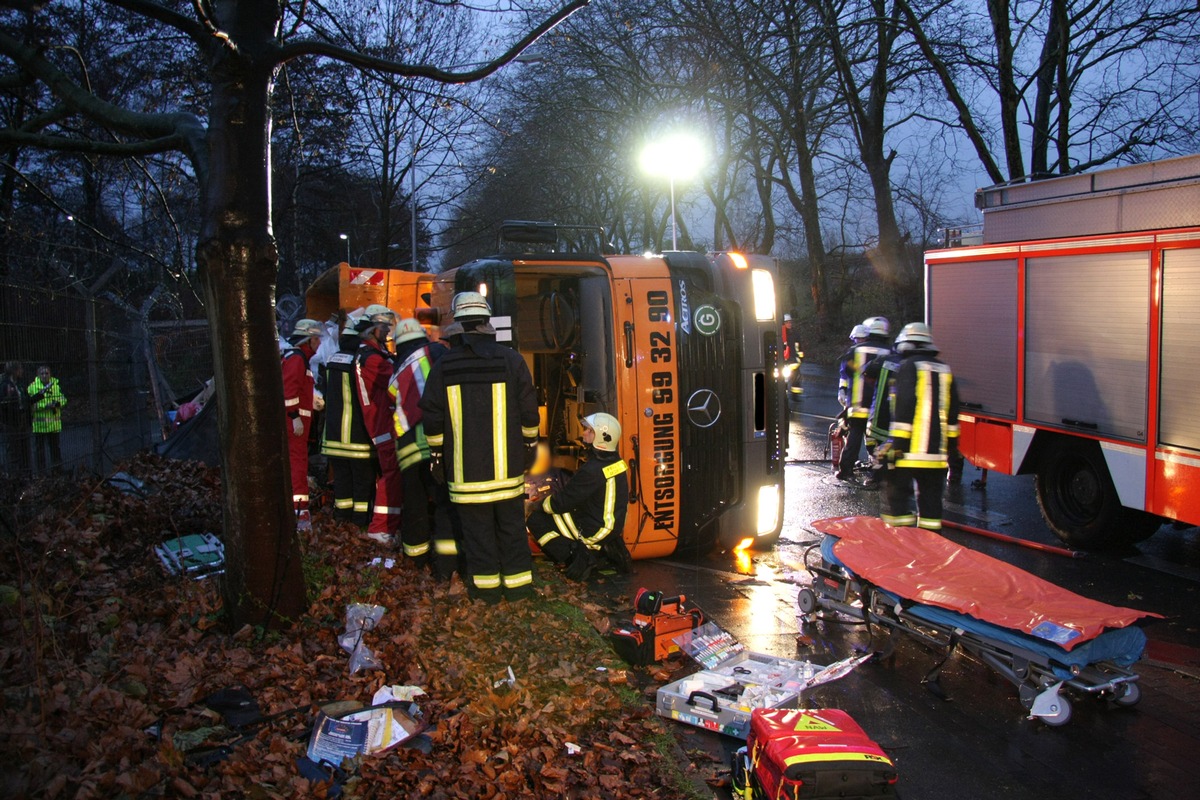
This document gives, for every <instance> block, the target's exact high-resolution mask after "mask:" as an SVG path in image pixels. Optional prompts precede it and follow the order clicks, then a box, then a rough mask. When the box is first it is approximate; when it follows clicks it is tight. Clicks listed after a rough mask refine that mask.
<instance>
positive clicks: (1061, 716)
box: [1038, 695, 1071, 728]
mask: <svg viewBox="0 0 1200 800" xmlns="http://www.w3.org/2000/svg"><path fill="white" fill-rule="evenodd" d="M1038 719H1040V720H1041V721H1042V722H1044V723H1046V724H1047V725H1049V726H1050V727H1052V728H1058V727H1061V726H1063V725H1066V724H1067V723H1068V722H1070V721H1071V701H1070V700H1068V699H1067V698H1065V697H1063V696H1062V695H1059V697H1058V708H1057V709H1056V710H1055V711H1054V713H1053V714H1043V715H1040V716H1038Z"/></svg>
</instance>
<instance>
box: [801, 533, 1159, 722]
mask: <svg viewBox="0 0 1200 800" xmlns="http://www.w3.org/2000/svg"><path fill="white" fill-rule="evenodd" d="M828 535H829V534H823V536H828ZM831 538H834V539H836V538H837V537H831ZM814 550H818V551H820V542H818V543H817V544H814V545H812V546H811V547H809V548H808V549H807V550H806V551H805V553H804V565H805V568H806V569H807V570H808V572H809V574H810V575H812V578H813V582H812V588H811V589H810V588H807V587H805V588H802V589H801V590H800V592H799V593H798V595H797V598H796V602H797V605H798V606H799V610H800V611H801V613H802V615H803V619H804V620H805V621H814V620H817V619H829V618H828V616H826V615H823V614H822V612H832V613H834V614H840V615H843V617H849V618H850V620H845V619H842V620H838V619H834V620H833V621H835V622H848V621H861V622H863V623H865V624H866V625H867V626H868V633H870V626H872V625H877V626H880V627H882V628H885V629H887V630H888V631H889V634H890V633H891V632H894V631H898V632H900V633H903V634H905V635H908V636H911V637H913V638H915V639H916V640H918V641H919V642H921V643H922V644H924V645H925V646H927V647H929V648H931V649H933V650H934V651H935V652H941V654H942V658H941V659H940V660H939V661H938V663H937V664H935V665H934V666H933V668H932V669H930V670H929V672H928V673H926V675H925V677H924V678H922V679H921V683H922V684H923V685H925V686H926V687H927V688H928V689H929V690H930V691H931V692H933V693H934V694H935V695H937V696H938V697H942V698H945V697H946V693H945V691H944V690H943V689H942V687H941V684H940V682H939V675H940V673H941V670H942V667H943V666H945V664H946V662H947V661H949V659H950V657H951V656H952V655H953V654H954V651H955V650H963V651H965V652H966V653H968V654H970V655H971V656H973V657H974V658H975V659H976V660H978V661H980V662H982V663H983V664H985V665H986V666H988V667H990V668H991V669H992V670H994V671H995V672H997V673H998V674H999V675H1000V676H1001V677H1003V678H1005V679H1006V680H1008V681H1009V682H1010V683H1012V684H1013V685H1014V686H1016V687H1017V692H1018V697H1019V699H1020V702H1021V705H1022V706H1023V707H1024V708H1025V709H1026V710H1027V711H1029V718H1030V719H1040V720H1041V721H1042V722H1045V723H1046V724H1047V725H1051V726H1055V727H1057V726H1060V725H1065V724H1067V722H1069V721H1070V719H1071V701H1070V700H1069V699H1068V698H1067V697H1066V696H1064V695H1062V694H1060V691H1061V690H1062V689H1063V688H1064V687H1065V688H1067V689H1070V690H1073V691H1076V692H1079V693H1081V694H1084V695H1090V696H1094V697H1104V698H1107V699H1111V700H1112V701H1113V702H1114V703H1116V704H1117V705H1118V706H1133V705H1135V704H1136V703H1137V702H1138V701H1139V700H1140V699H1141V689H1140V688H1139V686H1138V683H1137V682H1138V675H1137V674H1136V673H1134V672H1133V671H1132V670H1130V669H1128V668H1126V667H1122V666H1121V665H1119V664H1116V663H1114V662H1112V661H1095V662H1091V663H1087V664H1078V663H1075V664H1071V663H1067V662H1065V661H1062V662H1060V661H1056V660H1055V659H1053V658H1051V657H1049V656H1047V655H1046V654H1045V653H1041V652H1037V651H1036V650H1034V649H1030V648H1025V647H1020V646H1017V645H1014V644H1012V643H1007V642H1000V641H998V640H992V639H990V638H989V637H987V636H985V635H983V634H981V633H979V632H977V631H973V630H970V629H968V628H966V627H963V626H961V625H958V624H954V623H953V622H952V620H953V619H954V618H955V617H959V618H962V619H964V620H965V619H967V618H966V617H965V616H964V615H961V614H958V613H957V612H954V611H948V610H945V609H937V608H932V607H929V606H922V605H920V604H915V603H911V602H910V601H906V600H903V599H902V598H900V597H899V596H897V595H895V594H893V593H891V592H889V591H887V590H886V589H883V588H881V587H879V586H874V585H872V584H870V583H868V582H867V581H863V580H861V579H860V578H859V577H858V576H856V575H854V574H853V573H852V572H851V571H850V570H849V569H847V568H846V567H844V566H842V565H840V564H836V563H833V562H831V561H829V560H828V559H827V558H826V557H825V556H824V554H823V553H822V554H821V556H820V559H819V561H818V560H817V559H815V558H814V557H813V551H814ZM976 622H977V621H976ZM985 624H986V623H985ZM993 627H995V626H993ZM1005 630H1007V629H1005ZM873 638H874V635H873V634H872V639H873ZM894 648H895V643H894V642H893V641H892V639H891V637H890V636H889V639H888V641H887V643H886V645H885V647H884V649H883V650H881V651H876V655H877V657H878V658H880V659H884V658H887V657H889V656H891V655H892V652H893V650H894Z"/></svg>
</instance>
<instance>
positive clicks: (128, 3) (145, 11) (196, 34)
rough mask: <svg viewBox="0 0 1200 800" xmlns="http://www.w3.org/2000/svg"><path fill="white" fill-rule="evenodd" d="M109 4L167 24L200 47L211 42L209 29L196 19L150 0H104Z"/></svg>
mask: <svg viewBox="0 0 1200 800" xmlns="http://www.w3.org/2000/svg"><path fill="white" fill-rule="evenodd" d="M104 2H106V3H108V4H109V5H113V6H116V7H117V8H123V9H125V10H126V11H132V12H133V13H134V14H137V15H138V16H142V17H147V18H149V19H152V20H155V21H156V22H161V23H162V24H164V25H168V26H170V27H172V28H174V29H175V30H177V31H180V32H181V33H184V34H187V36H189V37H191V39H192V41H194V42H195V43H196V44H198V45H200V46H201V47H207V46H208V45H209V44H211V42H212V38H211V37H210V36H209V31H206V30H205V28H204V26H203V25H201V24H200V23H199V22H197V21H196V20H194V19H192V18H190V17H185V16H184V15H183V14H180V13H179V12H177V11H172V10H171V9H169V8H166V7H165V6H161V5H159V4H158V3H154V2H151V0H104Z"/></svg>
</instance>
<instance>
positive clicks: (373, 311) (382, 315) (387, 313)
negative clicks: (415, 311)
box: [363, 303, 396, 325]
mask: <svg viewBox="0 0 1200 800" xmlns="http://www.w3.org/2000/svg"><path fill="white" fill-rule="evenodd" d="M363 316H365V317H366V318H367V319H369V320H371V322H386V323H387V324H388V325H391V324H393V323H394V322H395V321H396V312H395V311H392V310H391V309H390V308H388V307H387V306H382V305H380V304H379V303H372V304H371V305H369V306H367V310H366V311H364V312H363Z"/></svg>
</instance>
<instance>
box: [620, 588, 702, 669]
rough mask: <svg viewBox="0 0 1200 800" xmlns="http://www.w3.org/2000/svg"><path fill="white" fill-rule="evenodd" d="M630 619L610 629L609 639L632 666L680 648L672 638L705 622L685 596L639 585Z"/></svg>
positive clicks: (674, 651) (654, 660)
mask: <svg viewBox="0 0 1200 800" xmlns="http://www.w3.org/2000/svg"><path fill="white" fill-rule="evenodd" d="M633 606H634V612H635V613H634V615H633V619H632V620H631V621H630V622H628V623H625V624H623V625H618V626H616V627H614V628H613V629H612V630H610V631H609V633H608V637H609V641H610V642H611V643H612V646H613V649H614V650H616V651H617V655H619V656H620V657H621V658H622V659H624V660H625V661H626V662H627V663H629V664H633V665H635V666H640V665H645V664H652V663H655V662H657V661H662V660H663V659H665V658H667V657H668V656H669V655H671V654H672V653H676V652H679V645H678V644H676V643H675V641H674V640H675V638H676V637H678V636H679V635H680V634H682V633H687V632H688V631H691V630H694V629H695V628H696V627H698V626H700V625H702V624H703V623H704V612H703V611H701V610H700V609H699V608H697V607H696V606H694V605H693V606H688V604H687V597H685V596H684V595H677V596H675V597H666V596H664V595H663V593H662V592H660V591H653V592H652V591H649V590H647V589H638V592H637V594H636V595H635V596H634V599H633Z"/></svg>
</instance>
